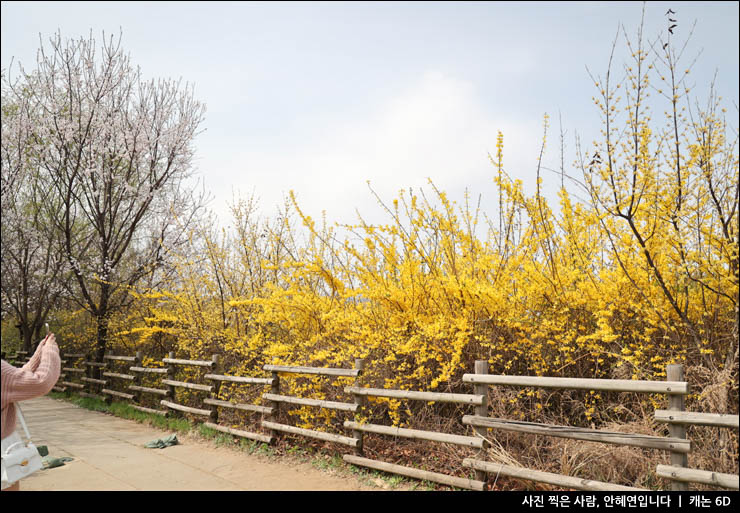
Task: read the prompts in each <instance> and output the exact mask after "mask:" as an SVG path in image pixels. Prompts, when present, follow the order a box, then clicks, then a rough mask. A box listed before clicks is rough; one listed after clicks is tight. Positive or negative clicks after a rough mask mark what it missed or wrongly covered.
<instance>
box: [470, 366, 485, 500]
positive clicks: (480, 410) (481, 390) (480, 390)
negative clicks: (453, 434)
mask: <svg viewBox="0 0 740 513" xmlns="http://www.w3.org/2000/svg"><path fill="white" fill-rule="evenodd" d="M475 373H476V374H488V360H476V361H475ZM473 393H474V394H475V395H482V396H483V403H482V404H480V405H478V406H476V407H475V414H476V415H477V416H479V417H488V385H487V384H485V383H481V384H475V385H473ZM474 430H475V432H476V433H477V434H478V435H480V436H481V437H485V436H486V434H487V429H486V428H482V427H475V428H474ZM483 446H484V447H485V444H484V445H483ZM482 452H483V449H481V450H480V451H479V453H482ZM475 479H477V480H478V481H483V482H484V483H485V482H486V481H487V480H488V473H487V472H486V471H484V470H476V471H475ZM485 488H486V487H484V490H485Z"/></svg>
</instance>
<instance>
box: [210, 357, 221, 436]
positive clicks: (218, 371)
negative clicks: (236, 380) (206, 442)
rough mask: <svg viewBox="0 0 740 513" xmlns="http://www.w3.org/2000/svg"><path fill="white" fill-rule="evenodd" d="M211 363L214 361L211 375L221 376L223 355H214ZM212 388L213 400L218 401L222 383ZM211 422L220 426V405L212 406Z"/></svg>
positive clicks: (216, 383) (219, 382) (217, 382)
mask: <svg viewBox="0 0 740 513" xmlns="http://www.w3.org/2000/svg"><path fill="white" fill-rule="evenodd" d="M211 361H213V367H211V373H212V374H221V365H220V363H221V355H218V354H214V355H213V356H212V357H211ZM212 386H213V388H212V389H211V399H214V400H218V393H219V390H221V381H218V380H217V381H215V382H214V383H213V385H212ZM211 422H213V423H214V424H218V405H216V404H212V405H211Z"/></svg>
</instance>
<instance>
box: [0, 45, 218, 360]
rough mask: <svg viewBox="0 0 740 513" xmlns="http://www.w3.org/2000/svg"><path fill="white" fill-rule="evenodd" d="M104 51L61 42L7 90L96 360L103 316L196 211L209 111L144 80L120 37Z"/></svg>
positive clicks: (104, 335) (183, 93)
mask: <svg viewBox="0 0 740 513" xmlns="http://www.w3.org/2000/svg"><path fill="white" fill-rule="evenodd" d="M99 50H100V51H98V48H97V46H96V42H95V40H94V38H93V37H92V35H91V36H90V37H89V38H80V39H77V40H66V41H63V40H62V37H61V35H60V34H59V33H57V34H56V35H55V36H54V37H52V38H51V39H50V48H48V49H47V48H45V47H44V45H43V44H42V45H41V48H40V49H39V52H38V58H37V63H36V64H37V66H36V69H35V70H34V71H32V72H30V73H28V72H26V71H25V70H24V69H23V68H22V67H20V66H19V70H20V71H19V75H20V76H19V78H18V79H17V80H15V81H14V82H11V81H10V80H5V79H4V86H5V84H7V89H8V91H9V93H8V94H9V96H10V97H11V98H12V99H13V101H19V99H20V98H22V97H23V96H24V95H30V100H29V102H30V107H29V110H30V111H32V112H33V113H34V115H35V116H36V119H35V120H34V127H33V134H34V136H33V138H32V140H33V143H32V149H31V150H30V151H27V152H26V153H27V154H28V156H27V159H26V160H27V162H26V164H25V166H26V167H27V168H28V169H36V170H38V171H37V177H36V179H38V180H39V181H41V182H43V184H44V186H45V187H46V188H47V189H48V190H49V191H51V193H52V195H53V197H54V202H55V204H58V208H55V209H53V211H51V212H50V219H51V221H52V223H53V226H54V227H55V230H56V233H57V234H58V240H59V241H60V245H61V252H62V254H63V255H64V258H65V260H66V263H67V264H68V265H69V268H70V270H71V275H72V277H73V278H72V284H73V285H74V286H73V287H70V289H69V290H70V292H74V293H73V294H72V295H71V298H72V299H73V300H75V301H77V302H78V303H79V305H80V306H81V307H83V308H85V309H86V310H87V311H88V312H90V314H91V315H92V316H93V317H94V318H95V320H96V323H97V337H96V338H97V340H96V345H95V353H96V354H95V356H96V358H97V359H100V360H102V357H103V354H104V353H105V350H106V346H107V343H108V338H109V335H108V326H109V320H110V315H111V314H112V313H113V312H114V311H115V310H116V309H118V308H121V307H122V306H123V305H124V304H125V303H126V301H127V297H128V294H127V292H128V291H129V290H130V289H131V288H133V287H135V286H136V285H137V283H139V282H140V281H141V280H142V279H143V278H144V277H151V275H152V273H154V272H156V270H157V269H158V268H159V267H161V265H162V263H163V261H164V259H165V256H166V252H167V248H168V247H171V245H173V244H176V243H177V242H178V241H179V240H181V239H182V238H183V237H184V236H185V233H186V230H187V227H188V224H189V222H190V220H191V219H192V218H193V216H194V215H195V214H196V213H197V212H198V211H199V209H200V207H201V206H202V201H201V200H202V197H198V196H197V195H196V194H195V188H194V186H193V185H192V183H193V182H192V181H191V180H190V179H191V177H192V175H193V166H192V161H193V155H194V149H193V140H194V138H195V136H196V135H197V133H198V127H199V125H200V124H201V122H202V121H203V115H204V112H205V107H204V106H203V105H202V104H201V103H199V102H197V101H196V100H195V99H194V97H193V90H192V87H191V86H188V85H182V83H181V82H180V81H174V80H169V79H158V80H148V81H147V80H144V78H143V77H142V75H141V72H140V70H139V69H138V68H135V67H133V65H132V64H131V62H130V59H129V56H128V55H127V54H125V53H124V52H123V50H122V49H121V36H119V37H118V40H117V41H116V40H114V38H113V37H111V38H109V39H107V40H106V38H105V36H104V37H103V45H102V47H101V48H99ZM3 123H5V122H3ZM3 130H5V128H3ZM3 169H5V167H4V168H3ZM9 175H10V173H9Z"/></svg>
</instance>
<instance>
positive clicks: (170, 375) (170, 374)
mask: <svg viewBox="0 0 740 513" xmlns="http://www.w3.org/2000/svg"><path fill="white" fill-rule="evenodd" d="M167 357H168V358H169V359H170V360H174V359H175V352H174V351H170V352H169V353H168V355H167ZM167 379H169V380H170V381H173V380H174V379H175V364H174V363H171V362H170V363H168V364H167ZM167 390H169V393H168V398H169V399H171V400H172V401H173V402H176V401H177V399H176V396H175V387H174V385H167ZM165 410H167V414H168V415H169V416H172V417H182V414H181V413H180V412H179V411H177V410H173V409H172V408H165Z"/></svg>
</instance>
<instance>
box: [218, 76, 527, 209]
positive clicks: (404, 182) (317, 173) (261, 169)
mask: <svg viewBox="0 0 740 513" xmlns="http://www.w3.org/2000/svg"><path fill="white" fill-rule="evenodd" d="M476 94H477V93H476V91H475V88H474V87H473V85H472V84H471V83H469V82H466V81H464V80H460V79H457V78H455V77H452V76H449V75H447V74H444V73H441V72H429V73H426V74H425V75H423V76H421V77H419V80H418V81H417V82H416V83H415V84H412V85H411V86H410V87H408V88H407V89H406V90H405V91H403V92H402V93H401V94H399V95H397V96H396V97H394V98H390V99H388V100H387V101H386V102H385V103H383V104H381V105H380V106H378V108H377V109H376V110H375V111H374V113H373V114H371V115H370V116H368V117H367V118H364V119H351V120H346V121H345V122H343V123H337V124H335V125H333V126H325V127H316V128H315V130H314V131H313V132H312V133H305V134H303V135H304V137H303V139H302V141H300V142H295V141H294V142H293V143H291V142H288V141H286V142H285V145H284V147H283V150H282V151H280V152H279V153H278V152H275V151H272V150H271V151H269V152H268V151H260V150H247V151H242V152H240V153H239V155H240V156H239V158H238V159H237V160H236V161H233V160H232V161H230V162H217V161H216V160H215V159H214V157H215V156H208V158H207V159H205V160H207V162H208V165H209V166H214V165H215V166H217V168H218V169H220V171H219V173H218V174H219V176H220V178H219V179H218V180H215V179H214V178H215V176H213V175H211V173H210V172H209V170H205V169H204V172H206V173H207V174H208V175H209V177H208V178H207V179H206V183H207V184H210V185H211V187H212V190H213V192H214V194H215V195H216V197H217V198H218V200H217V204H218V205H221V204H223V203H224V202H225V200H228V199H230V198H231V189H232V186H233V187H234V188H237V189H239V190H241V193H242V194H244V193H249V192H251V191H252V189H254V190H255V191H256V194H257V196H259V197H260V198H261V205H262V206H263V208H265V209H266V210H265V213H268V214H271V213H272V207H273V206H275V205H277V204H281V203H282V197H283V196H284V195H285V194H287V192H288V191H289V190H291V189H292V190H294V191H295V193H296V195H297V197H298V201H299V204H300V206H301V208H302V209H303V210H304V211H305V212H306V213H307V214H309V215H311V216H313V217H314V218H317V217H319V216H320V214H321V212H322V211H323V210H326V211H327V217H328V219H329V220H331V221H339V222H347V223H351V222H355V221H356V215H355V209H358V210H359V211H360V213H361V214H362V215H363V217H365V218H366V219H367V220H369V221H371V222H380V221H382V220H383V219H384V217H383V215H382V211H381V209H380V208H379V207H378V206H377V204H376V202H375V199H374V198H373V197H372V195H371V194H370V191H369V190H368V188H367V184H366V182H367V180H369V181H370V182H371V185H372V187H373V189H374V190H375V191H376V192H378V194H380V196H381V198H383V200H384V201H387V202H388V203H390V202H391V200H392V198H394V197H396V195H397V194H398V191H399V190H400V189H408V188H409V187H414V188H417V187H427V179H428V178H431V179H432V180H433V181H434V183H435V184H436V185H437V186H438V187H439V188H440V189H442V190H445V191H447V192H448V193H449V195H450V197H451V198H452V199H458V200H461V199H462V194H463V191H464V189H465V188H466V187H468V188H469V189H470V190H471V192H472V193H474V194H475V196H476V197H477V194H478V193H483V195H484V199H486V198H487V199H488V200H489V203H490V204H491V205H493V204H494V203H495V201H494V200H493V199H494V197H495V196H494V194H495V188H494V186H493V183H492V181H491V178H492V176H493V167H492V166H491V164H490V163H489V162H488V158H487V152H491V153H492V154H493V153H495V145H496V135H497V131H498V130H501V131H502V132H503V133H504V138H505V155H506V157H505V162H506V164H507V167H509V169H517V168H519V169H521V168H522V167H523V166H524V165H525V162H524V161H520V162H517V161H515V160H514V157H513V156H514V155H517V156H519V158H520V159H521V157H522V156H525V158H527V157H528V158H529V160H530V162H526V164H527V165H529V166H530V168H533V165H534V160H535V158H536V150H537V148H538V146H537V144H538V140H539V138H540V136H541V128H540V127H539V126H538V123H539V121H538V120H535V121H533V122H527V121H526V120H520V121H513V120H506V119H501V118H499V117H497V116H495V115H491V114H490V113H486V112H485V111H484V108H483V107H482V102H480V101H479V100H478V98H477V97H476ZM514 174H516V173H514ZM217 182H218V183H217ZM427 189H428V187H427ZM485 210H487V211H489V212H490V213H493V209H492V208H491V209H485ZM217 211H218V213H219V215H222V212H225V211H226V209H225V208H220V207H219V208H218V209H217ZM222 220H224V221H225V218H224V217H223V215H222Z"/></svg>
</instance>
